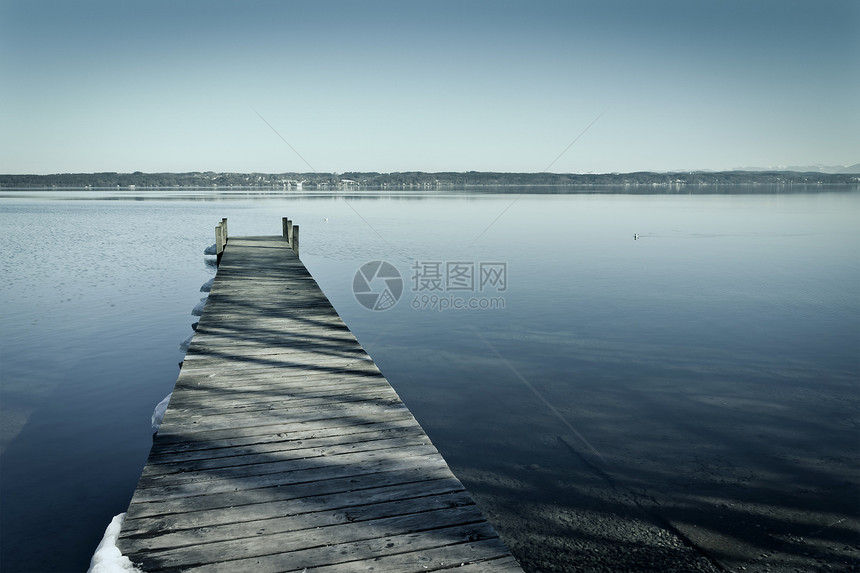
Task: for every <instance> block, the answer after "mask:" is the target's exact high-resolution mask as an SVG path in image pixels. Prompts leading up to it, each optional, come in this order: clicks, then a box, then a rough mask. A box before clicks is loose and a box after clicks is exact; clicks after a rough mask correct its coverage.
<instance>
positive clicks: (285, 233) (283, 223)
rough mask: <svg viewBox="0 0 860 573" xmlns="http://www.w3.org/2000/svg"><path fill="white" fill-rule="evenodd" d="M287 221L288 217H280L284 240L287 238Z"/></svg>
mask: <svg viewBox="0 0 860 573" xmlns="http://www.w3.org/2000/svg"><path fill="white" fill-rule="evenodd" d="M289 222H290V220H289V219H288V218H286V217H281V233H282V234H283V236H284V240H285V241H287V240H288V239H287V223H289Z"/></svg>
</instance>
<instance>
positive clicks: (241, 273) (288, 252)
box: [117, 220, 522, 573]
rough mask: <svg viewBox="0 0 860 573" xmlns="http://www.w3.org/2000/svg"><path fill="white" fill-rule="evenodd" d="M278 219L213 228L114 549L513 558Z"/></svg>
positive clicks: (189, 563)
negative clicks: (195, 297) (201, 294)
mask: <svg viewBox="0 0 860 573" xmlns="http://www.w3.org/2000/svg"><path fill="white" fill-rule="evenodd" d="M220 227H221V225H219V228H220ZM283 227H284V237H278V236H275V237H245V238H239V237H236V238H232V237H231V238H229V240H228V239H227V224H226V220H224V221H223V231H219V232H218V233H223V236H222V235H221V234H216V237H217V243H218V250H219V257H220V264H219V267H218V273H217V275H216V277H215V282H214V284H213V286H212V290H211V292H210V294H209V298H208V301H207V303H206V306H205V309H204V312H203V316H202V317H201V318H200V323H199V326H198V328H197V332H196V333H195V335H194V338H193V340H192V342H191V346H190V348H189V350H188V353H187V355H186V357H185V362H184V364H183V367H182V369H181V371H180V374H179V378H178V380H177V382H176V387H175V389H174V392H173V396H172V398H171V400H170V405H169V407H168V409H167V412H166V414H165V417H164V421H163V423H162V425H161V428H160V430H159V431H158V434H157V435H156V436H155V438H154V443H153V446H152V451H151V453H150V455H149V459H148V461H147V464H146V466H145V468H144V470H143V473H142V476H141V478H140V482H139V483H138V486H137V489H136V491H135V493H134V497H133V498H132V501H131V504H130V505H129V508H128V512H127V515H126V518H125V522H124V524H123V528H122V532H121V534H120V538H119V540H118V543H117V545H118V547H119V549H120V550H121V551H122V553H123V554H124V555H126V556H127V557H129V558H130V559H131V561H132V562H133V563H135V564H136V565H137V566H138V567H139V568H140V569H142V570H143V571H146V572H148V573H152V572H156V571H183V572H192V571H207V572H220V571H229V572H231V573H232V572H237V571H252V572H254V573H263V572H267V571H296V572H307V573H311V572H318V573H323V572H326V573H328V572H357V571H375V572H379V571H396V572H398V573H406V572H410V571H416V572H418V571H420V572H424V571H437V570H444V569H449V568H455V567H456V568H458V569H457V570H458V571H459V570H463V571H493V572H495V571H503V572H505V571H520V572H521V571H522V570H521V569H520V567H519V565H518V564H517V562H516V560H515V559H514V558H513V557H512V556H511V555H510V553H509V551H508V550H507V548H506V547H505V545H504V544H503V543H502V541H501V540H500V539H499V537H498V535H497V533H496V532H495V530H494V529H493V528H492V526H491V525H490V524H489V523H487V521H486V520H485V519H484V517H483V516H482V515H481V512H480V511H479V510H478V508H477V506H476V505H475V504H474V502H473V501H472V499H471V497H470V496H469V494H468V493H467V492H466V491H465V489H464V488H463V485H462V484H461V483H460V481H459V480H458V479H457V478H456V477H454V475H453V474H452V473H451V470H450V469H449V468H448V466H447V464H446V463H445V461H444V460H443V459H442V456H441V455H440V454H439V452H438V451H437V450H436V448H435V447H434V446H433V444H432V443H431V442H430V440H429V439H428V437H427V435H426V434H425V433H424V431H423V430H422V429H421V427H420V426H419V425H418V422H416V421H415V419H414V418H413V416H412V414H411V413H410V412H409V410H408V409H407V408H406V406H405V405H404V404H403V402H402V401H401V400H400V398H399V397H398V396H397V393H396V392H395V391H394V390H393V389H392V387H391V386H390V385H389V383H388V381H387V380H386V379H385V378H384V377H383V376H382V374H381V373H380V372H379V369H378V368H377V367H376V365H375V364H374V363H373V361H372V360H371V358H370V357H369V356H368V355H367V353H366V352H365V351H364V350H363V349H362V347H361V346H360V345H359V344H358V342H357V341H356V339H355V337H354V336H353V335H352V333H351V332H350V331H349V329H348V328H347V327H346V325H345V324H344V323H343V321H342V320H341V319H340V317H339V316H338V314H337V313H336V312H335V310H334V308H333V307H332V305H331V303H330V302H329V301H328V299H327V298H326V296H325V295H324V294H323V293H322V291H321V290H320V288H319V287H318V286H317V284H316V281H315V280H314V279H313V277H311V275H310V273H309V272H308V271H307V269H306V268H305V267H304V265H303V264H302V263H301V261H300V260H299V258H298V253H297V251H298V227H297V226H293V225H292V224H291V223H289V222H288V221H286V220H285V221H284V225H283ZM287 239H290V240H287Z"/></svg>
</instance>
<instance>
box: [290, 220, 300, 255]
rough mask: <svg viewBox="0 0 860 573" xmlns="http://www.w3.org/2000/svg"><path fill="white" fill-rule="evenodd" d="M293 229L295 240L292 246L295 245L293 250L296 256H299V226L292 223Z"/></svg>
mask: <svg viewBox="0 0 860 573" xmlns="http://www.w3.org/2000/svg"><path fill="white" fill-rule="evenodd" d="M291 231H292V235H293V240H292V242H291V243H290V246H292V247H293V252H295V253H296V256H299V226H298V225H291Z"/></svg>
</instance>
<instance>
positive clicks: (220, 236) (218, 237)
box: [215, 223, 224, 263]
mask: <svg viewBox="0 0 860 573" xmlns="http://www.w3.org/2000/svg"><path fill="white" fill-rule="evenodd" d="M221 225H222V224H221V223H218V224H217V225H215V254H216V255H217V256H218V259H217V260H218V262H219V263H220V262H221V255H222V254H223V253H224V229H223V228H222V227H221Z"/></svg>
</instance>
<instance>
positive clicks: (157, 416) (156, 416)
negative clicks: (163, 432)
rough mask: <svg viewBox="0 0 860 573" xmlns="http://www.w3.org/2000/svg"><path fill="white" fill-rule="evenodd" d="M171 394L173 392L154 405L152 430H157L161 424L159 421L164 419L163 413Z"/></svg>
mask: <svg viewBox="0 0 860 573" xmlns="http://www.w3.org/2000/svg"><path fill="white" fill-rule="evenodd" d="M171 396H173V392H171V393H170V394H168V395H167V396H165V397H164V399H163V400H162V401H161V402H159V403H158V405H157V406H156V407H155V410H154V411H153V412H152V431H153V432H157V431H158V428H159V426H161V421H162V420H163V419H164V413H165V412H166V411H167V405H168V404H169V403H170V397H171Z"/></svg>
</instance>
